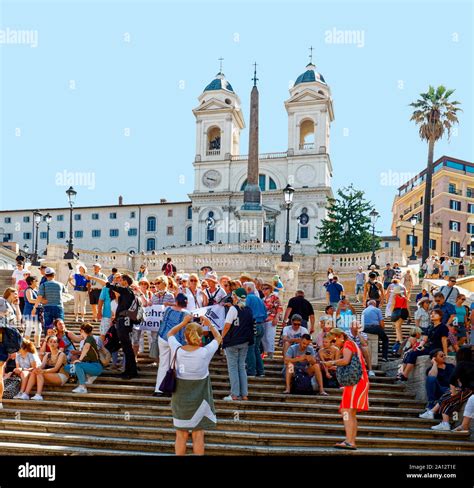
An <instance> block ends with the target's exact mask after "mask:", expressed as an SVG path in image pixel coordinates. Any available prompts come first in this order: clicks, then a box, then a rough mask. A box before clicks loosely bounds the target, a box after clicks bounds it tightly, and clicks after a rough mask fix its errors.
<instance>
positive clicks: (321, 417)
mask: <svg viewBox="0 0 474 488" xmlns="http://www.w3.org/2000/svg"><path fill="white" fill-rule="evenodd" d="M27 404H29V405H27ZM27 406H31V402H25V408H22V409H20V408H17V409H15V410H10V409H7V408H5V409H4V410H3V412H2V415H3V417H4V418H5V419H17V420H19V419H22V420H37V419H38V414H37V411H36V409H34V408H30V409H28V408H26V407H27ZM55 407H56V408H57V410H54V408H55ZM66 407H67V405H64V404H62V403H60V402H52V401H48V402H47V403H46V404H45V408H46V410H42V411H41V419H42V420H44V421H47V420H51V421H56V422H64V421H77V422H89V423H99V424H100V423H103V422H109V423H111V424H113V425H122V424H123V425H150V426H154V425H155V422H157V421H161V419H167V422H168V423H169V422H170V418H171V407H170V406H160V407H156V406H155V407H153V415H150V414H149V413H148V412H149V409H148V410H145V409H144V413H140V414H137V413H136V412H133V413H132V414H130V412H128V415H127V414H126V413H125V412H121V413H115V412H114V413H110V410H109V407H108V406H107V405H103V404H95V406H94V410H93V411H75V410H74V409H72V408H71V406H69V407H70V408H69V409H67V408H66ZM236 412H237V413H238V414H236ZM216 415H217V418H218V419H219V423H222V422H232V423H235V422H237V421H246V422H252V421H255V422H268V423H270V425H272V424H273V423H275V422H276V423H283V425H285V424H286V423H287V422H291V424H292V425H294V426H296V428H300V427H301V428H306V427H305V426H306V425H307V424H313V423H315V422H316V423H324V424H328V425H339V424H341V416H340V414H338V413H311V414H309V413H306V412H272V411H266V412H262V411H259V410H235V409H234V410H226V409H216ZM436 423H438V420H428V419H420V418H410V417H398V416H394V417H389V416H377V415H369V414H365V415H361V416H359V418H358V424H359V426H365V427H367V428H370V427H371V426H380V427H384V426H386V427H395V428H396V430H397V429H398V428H400V427H403V428H407V429H410V428H412V429H413V428H414V429H421V430H424V431H426V429H429V427H430V426H431V425H435V424H436ZM432 432H433V433H436V432H435V431H429V432H428V434H431V433H432ZM437 434H440V435H441V434H443V435H448V434H446V433H443V432H441V433H439V432H438V433H437ZM456 435H457V434H456Z"/></svg>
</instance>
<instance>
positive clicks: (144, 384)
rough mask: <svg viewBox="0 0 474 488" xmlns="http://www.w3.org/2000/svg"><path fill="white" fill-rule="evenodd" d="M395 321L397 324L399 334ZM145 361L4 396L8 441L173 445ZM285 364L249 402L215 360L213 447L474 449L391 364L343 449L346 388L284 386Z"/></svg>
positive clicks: (87, 450)
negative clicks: (23, 395) (34, 395)
mask: <svg viewBox="0 0 474 488" xmlns="http://www.w3.org/2000/svg"><path fill="white" fill-rule="evenodd" d="M66 312H67V313H66V323H67V324H68V327H69V328H70V329H71V330H74V331H77V330H78V328H79V324H75V323H74V322H73V319H74V317H73V315H72V313H71V312H72V304H70V303H68V304H67V306H66ZM95 326H96V327H97V329H98V324H95ZM391 328H392V326H391V325H390V323H388V324H387V332H388V333H389V335H390V336H392V335H393V334H392V331H391ZM277 337H278V335H277ZM391 340H393V339H391ZM139 367H140V376H139V378H136V379H133V380H130V381H125V380H121V379H120V378H119V377H118V376H117V373H114V372H113V371H109V370H107V371H105V372H104V374H103V375H102V376H100V377H99V378H98V379H97V380H96V382H95V383H94V384H93V385H90V386H88V390H89V393H88V394H85V395H83V394H74V393H72V392H71V390H72V389H73V388H74V385H65V386H64V387H50V386H48V387H47V388H46V389H45V392H44V401H43V402H34V401H19V400H4V402H3V403H4V409H3V410H2V415H1V417H2V418H1V420H0V426H1V429H0V449H1V450H2V452H3V453H4V454H15V455H19V454H22V455H24V454H33V455H82V454H88V455H94V454H95V455H99V454H102V455H158V454H159V455H167V454H173V453H174V437H175V431H174V429H173V426H172V419H171V408H170V400H169V399H168V398H156V397H153V396H151V395H152V393H153V391H154V385H155V380H156V367H155V366H153V363H152V360H150V359H149V358H148V357H147V355H146V354H143V355H141V356H140V358H139ZM281 368H282V361H281V358H278V356H277V357H276V358H275V359H273V360H265V369H266V376H265V377H263V378H250V379H249V401H246V402H226V401H223V400H222V398H223V397H224V396H226V395H227V394H228V393H229V381H228V374H227V367H226V361H225V359H224V358H222V357H219V356H216V357H215V358H214V359H213V361H212V363H211V368H210V370H211V377H212V384H213V390H214V398H215V404H216V409H217V417H218V427H217V429H216V430H215V431H211V432H207V433H206V452H207V454H211V455H212V454H214V455H285V456H287V455H297V456H301V455H305V456H308V455H336V454H337V455H349V454H350V455H363V454H365V455H404V456H413V455H440V454H442V455H448V456H455V455H456V456H472V455H473V454H474V444H473V443H472V442H471V441H470V440H469V435H468V434H463V433H453V432H435V431H432V430H431V429H430V428H429V427H430V426H431V425H433V424H434V423H437V421H432V420H424V419H420V418H418V414H419V413H420V412H421V411H422V410H423V407H424V405H423V403H420V402H418V401H415V400H414V399H413V396H412V395H410V394H408V393H407V392H406V391H405V386H404V385H399V384H396V382H395V379H394V378H391V377H387V376H386V375H385V373H384V372H383V371H381V370H375V373H376V377H375V378H372V379H371V385H370V410H369V411H368V412H366V413H362V414H360V415H359V416H358V419H359V434H358V446H359V449H358V450H357V451H350V452H349V451H338V450H335V449H333V448H332V446H333V444H334V443H335V442H337V441H340V440H342V439H343V438H344V429H343V425H342V421H341V418H340V415H339V413H338V406H339V402H340V397H341V391H340V390H339V389H328V390H327V391H328V393H329V394H330V396H329V397H320V396H303V395H284V394H283V393H282V391H283V389H284V384H283V378H282V375H281Z"/></svg>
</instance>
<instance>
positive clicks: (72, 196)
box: [64, 186, 77, 259]
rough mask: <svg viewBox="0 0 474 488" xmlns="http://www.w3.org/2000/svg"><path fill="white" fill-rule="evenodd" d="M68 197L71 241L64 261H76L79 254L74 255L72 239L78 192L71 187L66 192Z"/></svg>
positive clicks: (68, 243)
mask: <svg viewBox="0 0 474 488" xmlns="http://www.w3.org/2000/svg"><path fill="white" fill-rule="evenodd" d="M66 195H67V197H68V200H69V240H68V241H67V252H66V253H65V254H64V259H74V258H76V257H77V254H75V253H74V242H73V239H72V209H73V208H74V202H75V200H76V195H77V191H76V190H74V188H73V187H72V186H70V187H69V188H68V189H67V190H66Z"/></svg>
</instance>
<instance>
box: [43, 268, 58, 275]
mask: <svg viewBox="0 0 474 488" xmlns="http://www.w3.org/2000/svg"><path fill="white" fill-rule="evenodd" d="M44 274H47V275H52V274H56V271H55V269H54V268H50V267H47V268H46V269H45V271H44Z"/></svg>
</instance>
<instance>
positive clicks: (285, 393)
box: [283, 390, 291, 395]
mask: <svg viewBox="0 0 474 488" xmlns="http://www.w3.org/2000/svg"><path fill="white" fill-rule="evenodd" d="M290 393H291V392H290V390H285V391H284V392H283V395H289V394H290Z"/></svg>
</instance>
